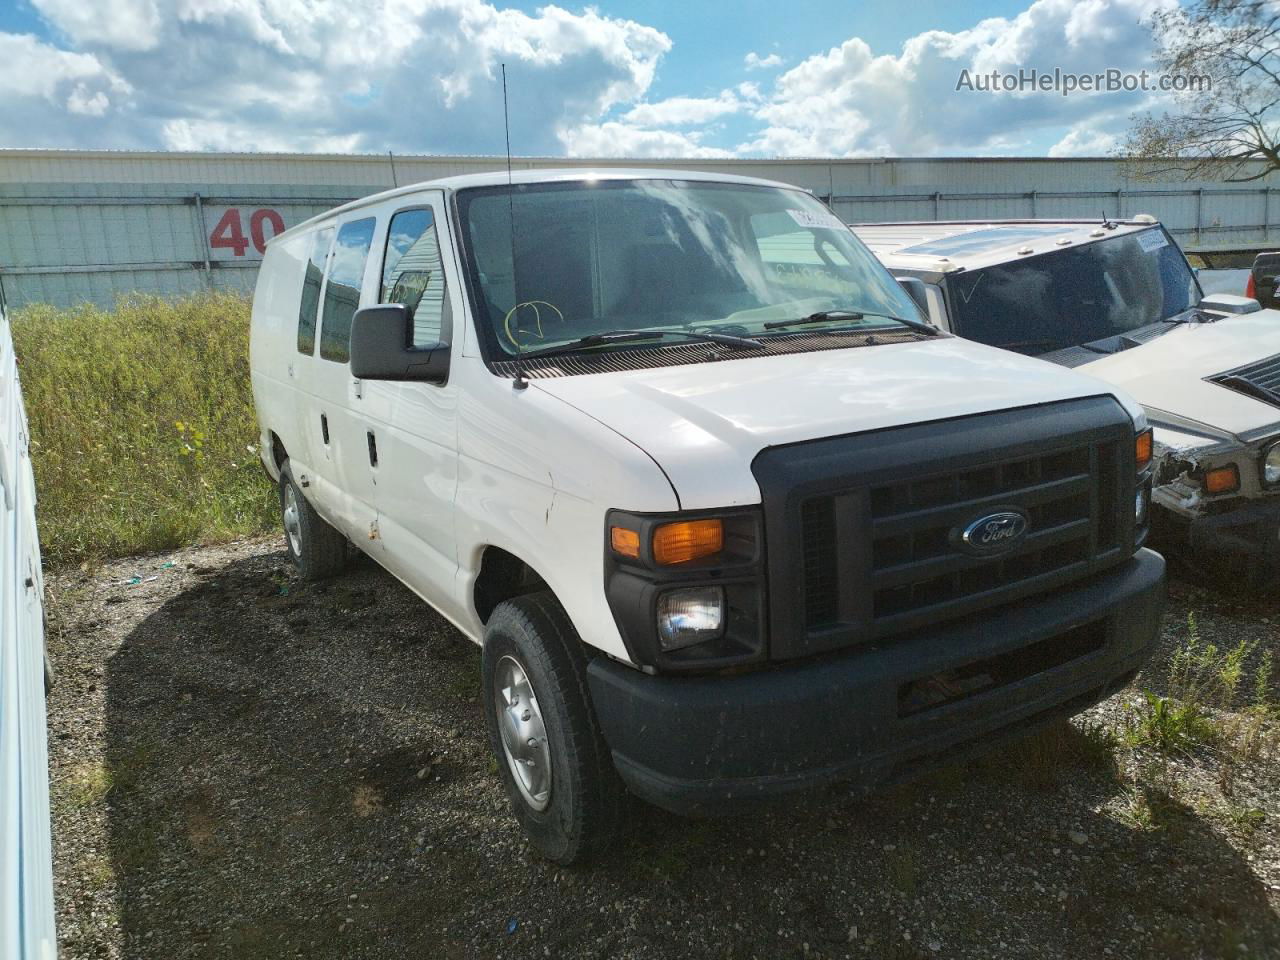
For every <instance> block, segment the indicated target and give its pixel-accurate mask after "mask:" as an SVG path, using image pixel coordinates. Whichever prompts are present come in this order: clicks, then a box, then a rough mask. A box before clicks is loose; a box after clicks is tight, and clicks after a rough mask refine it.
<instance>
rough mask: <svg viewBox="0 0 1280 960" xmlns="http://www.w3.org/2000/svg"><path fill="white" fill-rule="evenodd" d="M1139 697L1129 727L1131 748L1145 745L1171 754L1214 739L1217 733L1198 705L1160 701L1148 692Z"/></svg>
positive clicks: (1166, 700)
mask: <svg viewBox="0 0 1280 960" xmlns="http://www.w3.org/2000/svg"><path fill="white" fill-rule="evenodd" d="M1142 697H1143V701H1142V703H1141V704H1140V705H1139V709H1138V712H1137V714H1136V716H1135V717H1134V718H1133V722H1132V723H1131V725H1130V727H1129V741H1130V742H1131V743H1132V744H1133V745H1134V746H1139V745H1142V744H1149V745H1151V746H1153V747H1156V748H1158V749H1160V750H1163V751H1165V752H1166V753H1172V752H1174V751H1176V750H1186V749H1188V748H1190V747H1194V746H1196V745H1197V744H1201V743H1208V742H1210V741H1212V740H1214V739H1215V738H1216V737H1217V729H1216V728H1215V727H1214V724H1213V722H1212V721H1211V720H1210V719H1209V717H1208V716H1206V715H1205V713H1204V711H1203V708H1201V707H1200V705H1199V704H1197V703H1194V702H1181V701H1178V700H1175V699H1174V698H1172V697H1160V696H1157V695H1156V694H1154V693H1151V692H1150V691H1149V690H1144V691H1143V692H1142Z"/></svg>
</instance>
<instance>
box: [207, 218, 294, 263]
mask: <svg viewBox="0 0 1280 960" xmlns="http://www.w3.org/2000/svg"><path fill="white" fill-rule="evenodd" d="M268 223H269V224H271V236H272V237H274V236H275V235H276V234H278V233H284V217H282V216H280V214H279V212H278V211H275V210H269V209H263V210H255V211H253V213H251V214H250V215H249V237H250V238H251V239H252V240H253V249H255V250H257V251H258V253H266V252H267V240H269V239H270V237H268V236H267V235H266V232H265V231H266V225H267V224H268ZM209 246H210V247H212V248H213V249H215V250H230V251H231V252H232V255H233V256H236V257H243V256H244V255H245V254H246V253H248V252H249V239H246V238H245V235H244V225H243V221H242V220H241V219H240V208H239V207H232V208H231V209H229V210H228V211H227V212H226V213H224V214H223V215H222V219H220V220H219V221H218V222H217V224H216V225H215V226H214V228H213V233H211V234H209Z"/></svg>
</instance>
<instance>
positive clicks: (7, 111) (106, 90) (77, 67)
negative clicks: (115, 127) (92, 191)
mask: <svg viewBox="0 0 1280 960" xmlns="http://www.w3.org/2000/svg"><path fill="white" fill-rule="evenodd" d="M130 93H131V89H130V86H129V84H128V83H126V82H125V80H124V79H123V78H122V77H120V76H119V75H118V74H116V73H115V72H114V71H113V70H111V69H110V68H108V67H107V66H106V65H104V64H103V63H102V62H101V61H100V60H99V59H98V58H97V57H95V56H92V55H91V54H86V53H71V52H69V51H66V50H59V49H58V48H57V47H53V46H50V45H49V44H47V43H44V42H42V41H40V40H38V39H36V38H35V37H33V36H31V35H29V34H12V33H0V102H2V103H4V109H3V110H0V143H4V144H5V145H6V146H16V145H32V144H34V143H35V141H33V139H32V138H33V137H39V143H40V144H41V145H48V146H62V145H68V144H71V143H74V142H75V139H76V137H77V136H78V135H81V134H82V133H83V132H84V129H85V124H86V118H88V119H92V118H99V117H103V116H105V115H106V114H107V113H108V111H111V110H113V109H116V108H123V107H127V106H128V103H129V99H130Z"/></svg>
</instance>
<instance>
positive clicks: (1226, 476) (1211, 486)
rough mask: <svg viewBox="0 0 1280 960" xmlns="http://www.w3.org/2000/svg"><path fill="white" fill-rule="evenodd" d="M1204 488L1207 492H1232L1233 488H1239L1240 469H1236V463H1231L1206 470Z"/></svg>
mask: <svg viewBox="0 0 1280 960" xmlns="http://www.w3.org/2000/svg"><path fill="white" fill-rule="evenodd" d="M1204 489H1205V492H1207V493H1230V492H1231V491H1232V490H1239V489H1240V471H1238V470H1237V469H1236V465H1235V464H1234V463H1229V464H1227V465H1226V466H1225V467H1215V468H1214V469H1212V470H1206V471H1205V474H1204Z"/></svg>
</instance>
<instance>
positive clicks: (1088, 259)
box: [946, 226, 1200, 355]
mask: <svg viewBox="0 0 1280 960" xmlns="http://www.w3.org/2000/svg"><path fill="white" fill-rule="evenodd" d="M946 286H947V293H948V300H949V303H950V310H951V319H952V329H953V331H954V332H955V333H957V334H959V335H960V336H962V337H966V338H968V339H970V340H977V341H978V342H979V343H985V344H989V345H991V346H993V347H1003V348H1005V349H1007V350H1016V351H1018V352H1019V353H1026V354H1032V355H1035V354H1042V353H1049V352H1051V351H1055V350H1063V349H1066V348H1067V347H1076V346H1081V345H1083V344H1087V343H1092V342H1094V341H1097V340H1104V339H1106V338H1108V337H1116V336H1120V335H1122V334H1126V333H1129V332H1131V331H1133V330H1137V329H1139V328H1141V327H1146V326H1150V325H1151V324H1154V323H1160V322H1161V321H1164V320H1168V319H1170V318H1171V317H1176V316H1177V315H1178V314H1180V313H1184V312H1185V311H1187V310H1189V309H1190V308H1192V307H1194V306H1195V305H1196V304H1197V303H1198V302H1199V299H1200V292H1199V288H1198V286H1197V285H1196V279H1195V275H1194V273H1192V271H1191V268H1190V267H1189V266H1188V265H1187V261H1186V258H1185V257H1183V255H1182V251H1180V250H1179V249H1178V248H1177V246H1176V245H1175V244H1174V243H1173V241H1172V240H1170V239H1169V236H1168V234H1166V233H1165V232H1164V230H1163V229H1162V228H1161V227H1159V226H1155V227H1150V228H1148V229H1146V230H1142V231H1139V232H1137V233H1130V234H1126V235H1122V236H1118V237H1112V238H1110V239H1107V240H1099V241H1096V242H1093V243H1084V244H1081V245H1080V246H1070V247H1060V248H1058V249H1056V250H1053V251H1051V252H1049V253H1043V254H1040V255H1038V256H1029V257H1027V258H1026V259H1023V260H1015V261H1012V262H1010V263H1002V264H998V265H996V266H993V267H986V268H983V269H980V270H966V271H964V272H963V273H957V274H953V275H951V276H949V277H947V280H946Z"/></svg>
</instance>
